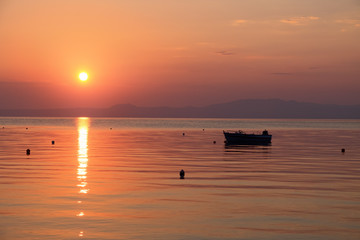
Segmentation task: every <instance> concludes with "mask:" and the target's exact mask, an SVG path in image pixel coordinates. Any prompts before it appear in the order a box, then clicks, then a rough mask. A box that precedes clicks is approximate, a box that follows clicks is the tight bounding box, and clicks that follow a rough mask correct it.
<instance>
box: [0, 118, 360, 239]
mask: <svg viewBox="0 0 360 240" xmlns="http://www.w3.org/2000/svg"><path fill="white" fill-rule="evenodd" d="M3 127H4V128H3ZM26 128H28V129H26ZM265 128H266V129H268V130H269V132H270V133H271V134H273V143H272V145H271V146H231V147H228V146H225V145H224V143H223V141H224V137H223V134H222V130H223V129H242V130H248V131H249V132H252V131H262V130H263V129H265ZM203 129H204V130H203ZM182 133H185V136H183V134H182ZM52 140H54V141H55V144H54V145H52V144H51V141H52ZM213 141H216V144H214V143H213ZM28 148H29V149H31V154H30V155H29V156H27V155H26V154H25V151H26V149H28ZM342 148H345V149H346V152H345V153H341V149H342ZM181 169H184V170H185V172H186V175H185V179H184V180H180V179H179V171H180V170H181ZM0 194H1V195H0V239H2V240H3V239H11V240H12V239H360V121H357V120H274V119H263V120H258V119H239V120H236V119H231V120H224V119H126V118H124V119H87V118H79V119H73V118H63V119H55V118H0Z"/></svg>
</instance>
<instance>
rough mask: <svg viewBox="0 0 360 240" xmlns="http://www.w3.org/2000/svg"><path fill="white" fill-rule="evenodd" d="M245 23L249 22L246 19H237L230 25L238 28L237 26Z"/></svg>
mask: <svg viewBox="0 0 360 240" xmlns="http://www.w3.org/2000/svg"><path fill="white" fill-rule="evenodd" d="M247 22H249V21H248V20H246V19H237V20H235V21H233V23H232V25H233V26H239V25H241V24H244V23H247Z"/></svg>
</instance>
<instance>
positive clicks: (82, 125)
mask: <svg viewBox="0 0 360 240" xmlns="http://www.w3.org/2000/svg"><path fill="white" fill-rule="evenodd" d="M88 127H89V119H88V118H78V134H79V137H78V147H79V148H78V168H77V179H78V184H77V186H78V187H79V193H80V194H87V193H88V191H89V188H88V187H87V185H88V184H87V166H88Z"/></svg>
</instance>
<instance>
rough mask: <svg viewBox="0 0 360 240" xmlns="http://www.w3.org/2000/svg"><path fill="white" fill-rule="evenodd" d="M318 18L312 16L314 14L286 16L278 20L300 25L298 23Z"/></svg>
mask: <svg viewBox="0 0 360 240" xmlns="http://www.w3.org/2000/svg"><path fill="white" fill-rule="evenodd" d="M319 19H320V18H319V17H314V16H307V17H291V18H287V19H281V20H280V22H282V23H286V24H291V25H296V26H300V25H306V24H309V23H310V22H312V21H315V20H319Z"/></svg>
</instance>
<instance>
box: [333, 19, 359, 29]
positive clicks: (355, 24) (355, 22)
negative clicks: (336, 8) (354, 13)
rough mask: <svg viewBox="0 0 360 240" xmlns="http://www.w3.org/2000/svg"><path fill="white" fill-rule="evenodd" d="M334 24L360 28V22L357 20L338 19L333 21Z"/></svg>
mask: <svg viewBox="0 0 360 240" xmlns="http://www.w3.org/2000/svg"><path fill="white" fill-rule="evenodd" d="M335 22H336V23H341V24H345V25H348V26H352V27H356V28H360V20H358V19H338V20H336V21H335Z"/></svg>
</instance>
